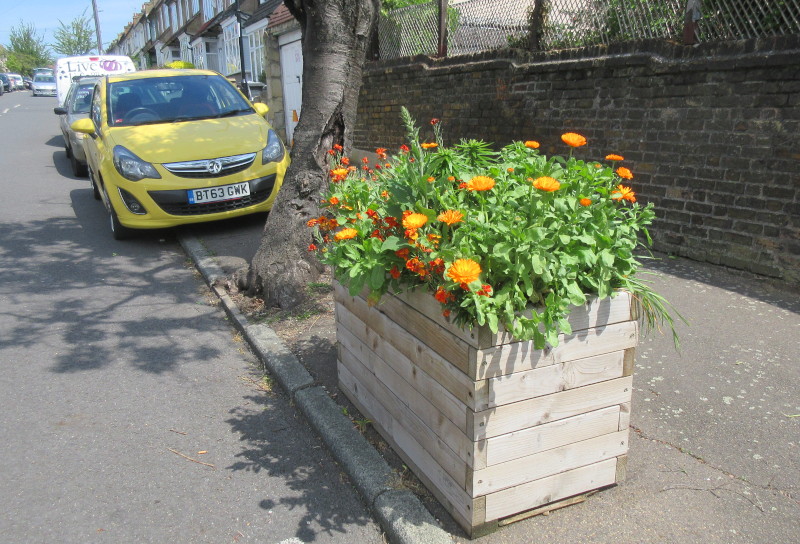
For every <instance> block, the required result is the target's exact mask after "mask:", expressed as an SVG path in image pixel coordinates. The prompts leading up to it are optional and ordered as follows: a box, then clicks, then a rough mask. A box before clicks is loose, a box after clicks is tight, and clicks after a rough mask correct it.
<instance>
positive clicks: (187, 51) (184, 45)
mask: <svg viewBox="0 0 800 544" xmlns="http://www.w3.org/2000/svg"><path fill="white" fill-rule="evenodd" d="M179 41H180V44H181V60H183V61H186V62H191V63H193V64H194V61H193V60H192V47H191V46H190V45H189V36H188V35H186V34H183V35H182V36H181V37H180V40H179Z"/></svg>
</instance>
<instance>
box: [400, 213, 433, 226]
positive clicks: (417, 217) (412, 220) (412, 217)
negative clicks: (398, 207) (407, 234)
mask: <svg viewBox="0 0 800 544" xmlns="http://www.w3.org/2000/svg"><path fill="white" fill-rule="evenodd" d="M427 222H428V216H427V215H423V214H421V213H410V214H408V215H406V216H405V217H403V226H404V227H405V228H407V229H418V228H420V227H421V226H422V225H424V224H425V223H427Z"/></svg>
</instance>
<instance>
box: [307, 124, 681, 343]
mask: <svg viewBox="0 0 800 544" xmlns="http://www.w3.org/2000/svg"><path fill="white" fill-rule="evenodd" d="M402 115H403V122H404V124H405V127H406V130H407V135H408V144H407V145H402V146H401V147H400V150H399V152H398V153H397V154H396V155H394V156H392V157H390V156H389V155H388V154H387V150H386V149H383V148H379V149H377V150H376V153H377V156H378V161H379V162H378V164H373V165H370V164H368V160H367V159H364V164H362V165H361V167H360V168H359V167H357V166H356V165H352V164H350V160H349V159H348V158H347V157H345V156H343V154H342V151H343V150H342V148H341V147H340V146H334V149H331V150H330V151H329V164H330V176H331V184H330V187H329V192H328V194H327V195H325V198H324V200H323V201H322V204H323V207H325V208H326V209H327V212H328V213H327V214H326V215H323V216H321V217H318V218H314V219H311V220H310V221H308V225H309V226H310V227H313V228H315V229H317V232H316V234H317V238H316V240H317V243H313V244H311V246H309V250H311V251H317V252H318V255H319V258H320V260H321V261H322V262H324V263H326V264H329V265H331V266H333V267H334V271H335V276H336V278H337V279H338V280H339V281H340V282H341V283H342V284H343V285H346V286H347V287H348V288H349V291H350V293H351V294H353V295H355V294H357V293H360V292H361V291H362V290H363V289H364V288H365V287H367V288H368V289H369V292H370V295H369V300H370V302H371V303H376V302H377V301H378V300H379V299H380V297H381V296H382V295H383V294H384V293H386V292H387V291H390V290H392V291H402V290H407V289H413V288H422V289H426V290H428V291H429V292H430V294H431V296H433V297H435V298H436V300H437V301H439V302H440V303H441V306H442V313H443V314H444V315H445V316H447V317H449V318H450V319H453V320H455V322H456V323H457V324H459V325H461V326H465V327H473V326H475V325H488V326H489V328H490V329H491V330H492V331H493V332H497V330H498V328H499V327H501V326H502V327H505V329H506V330H508V331H509V332H511V333H512V334H513V335H514V336H515V337H517V338H518V339H520V340H533V341H534V345H535V347H536V348H537V349H541V348H543V347H545V345H547V344H549V345H551V346H556V345H557V344H558V335H559V333H564V334H570V332H571V328H570V325H569V323H568V321H567V315H568V313H569V308H570V306H571V305H581V304H584V303H585V302H586V300H587V295H596V296H598V297H600V298H604V297H609V296H613V295H614V293H615V291H616V290H617V289H625V290H627V291H629V292H631V293H632V295H633V296H634V297H635V299H636V300H637V301H638V303H639V305H640V308H641V310H642V312H641V315H642V316H643V318H644V321H645V323H646V325H648V326H649V327H648V328H652V327H654V326H658V325H660V324H663V323H664V322H667V323H668V324H669V325H670V327H672V324H673V321H672V318H671V316H670V315H669V313H668V311H667V303H666V301H665V300H664V299H663V298H662V297H661V296H659V295H658V294H656V293H655V292H653V291H652V290H651V288H650V287H649V285H648V284H647V283H646V282H643V281H642V280H640V279H638V278H637V277H636V273H637V271H638V269H639V267H640V262H639V261H638V260H637V254H636V252H637V250H638V249H640V248H642V247H646V246H647V245H649V244H650V243H651V240H650V237H649V234H648V231H647V225H649V224H650V223H651V221H652V220H653V217H654V215H655V214H654V211H653V206H652V204H648V205H646V206H642V205H640V204H639V203H637V202H636V194H635V192H634V191H633V190H632V189H631V188H630V187H629V186H626V185H625V184H624V182H625V181H626V180H631V179H633V174H632V173H631V171H630V170H629V169H627V168H626V167H622V166H615V165H617V164H618V163H619V162H620V161H622V160H624V159H623V157H622V156H620V155H616V154H610V155H607V156H606V157H605V159H604V161H603V162H592V161H590V162H585V161H582V160H578V159H576V158H573V157H572V152H571V149H572V148H575V147H580V146H584V145H586V144H587V141H586V138H584V137H583V136H581V135H579V134H575V133H567V134H564V135H563V136H562V140H563V142H564V144H565V145H566V146H568V148H569V149H570V154H569V156H568V157H567V158H564V157H561V156H553V157H549V158H548V157H546V156H544V155H543V154H541V153H540V152H539V143H538V142H536V141H533V140H530V141H525V142H513V143H511V144H509V145H507V146H505V147H504V148H502V149H501V150H500V151H499V152H495V151H493V150H492V149H491V148H490V146H489V145H488V144H486V143H484V142H481V141H475V140H468V141H466V140H462V141H461V142H460V143H458V144H455V145H453V146H451V147H445V146H444V145H443V138H442V129H441V127H442V125H441V123H440V122H439V120H438V119H433V120H432V121H431V125H432V128H433V135H434V139H433V140H434V141H430V142H420V137H419V132H420V129H419V128H418V127H417V126H416V123H415V121H414V120H413V119H412V118H411V116H410V114H409V113H408V111H407V110H405V108H404V109H403V111H402ZM640 237H641V239H640ZM317 244H319V246H318V245H317ZM673 336H674V337H675V340H676V343H677V337H676V336H675V332H674V328H673Z"/></svg>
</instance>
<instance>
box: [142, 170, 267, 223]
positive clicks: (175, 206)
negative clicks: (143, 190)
mask: <svg viewBox="0 0 800 544" xmlns="http://www.w3.org/2000/svg"><path fill="white" fill-rule="evenodd" d="M276 177H277V176H276V175H275V174H272V175H270V176H266V177H263V178H258V179H254V180H251V181H250V182H249V183H250V194H249V195H248V196H245V197H243V198H240V199H237V200H224V201H221V202H206V203H204V204H189V198H188V192H187V191H185V190H172V191H149V193H148V194H149V195H150V198H152V199H153V201H154V202H155V203H156V204H158V206H159V207H160V208H161V209H162V210H164V211H165V212H166V213H168V214H170V215H207V214H210V213H220V212H229V211H233V210H241V209H242V208H247V207H249V206H255V205H256V204H261V203H262V202H264V201H265V200H267V198H269V195H270V194H272V188H273V187H274V186H275V179H276Z"/></svg>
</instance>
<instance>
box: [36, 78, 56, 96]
mask: <svg viewBox="0 0 800 544" xmlns="http://www.w3.org/2000/svg"><path fill="white" fill-rule="evenodd" d="M55 95H56V77H55V76H50V75H41V74H37V75H35V76H33V83H31V96H55Z"/></svg>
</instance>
